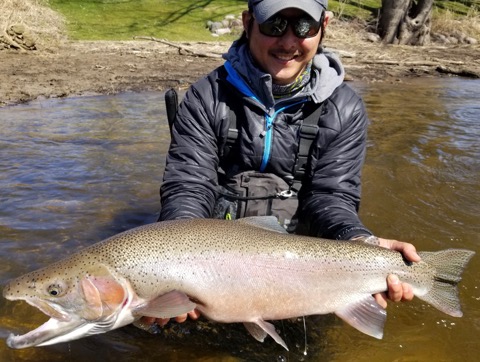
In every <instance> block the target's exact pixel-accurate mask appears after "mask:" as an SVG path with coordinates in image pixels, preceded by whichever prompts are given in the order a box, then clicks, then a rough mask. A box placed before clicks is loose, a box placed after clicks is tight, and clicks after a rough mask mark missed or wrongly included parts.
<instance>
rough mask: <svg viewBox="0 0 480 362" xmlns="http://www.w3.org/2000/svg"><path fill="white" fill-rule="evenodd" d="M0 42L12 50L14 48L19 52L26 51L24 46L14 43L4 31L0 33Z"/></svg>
mask: <svg viewBox="0 0 480 362" xmlns="http://www.w3.org/2000/svg"><path fill="white" fill-rule="evenodd" d="M0 42H3V43H5V44H7V45H9V46H11V47H12V48H15V49H18V50H20V51H25V50H28V49H27V48H26V47H25V46H24V45H22V44H20V43H17V42H16V41H14V40H13V39H12V38H11V37H10V36H9V35H8V34H7V32H6V31H5V30H2V31H1V33H0Z"/></svg>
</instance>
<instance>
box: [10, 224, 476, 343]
mask: <svg viewBox="0 0 480 362" xmlns="http://www.w3.org/2000/svg"><path fill="white" fill-rule="evenodd" d="M439 253H441V254H439V256H438V257H436V256H435V255H436V254H429V253H426V254H424V255H425V259H427V260H428V259H430V260H431V262H430V263H426V262H423V261H422V262H419V263H407V262H405V261H404V259H403V258H402V255H401V254H400V253H398V252H395V251H392V250H388V249H385V248H380V247H376V246H371V245H367V244H364V243H361V242H358V241H356V242H355V241H342V242H339V241H332V240H326V239H320V238H312V237H306V236H299V235H291V234H287V233H286V232H285V231H284V230H283V229H281V227H280V226H279V225H278V223H277V222H276V219H275V218H271V217H266V218H265V217H263V218H262V217H260V218H246V219H240V220H238V221H233V222H232V221H225V220H212V219H195V220H176V221H167V222H162V223H155V224H150V225H145V226H141V227H138V228H135V229H132V230H129V231H126V232H123V233H121V234H118V235H115V236H113V237H111V238H109V239H106V240H105V241H103V242H100V243H97V244H94V245H92V246H90V247H87V248H85V249H84V250H82V251H80V252H78V253H76V254H74V255H72V256H71V257H69V258H66V259H65V260H62V261H59V262H57V263H55V264H53V265H51V266H49V267H46V268H44V269H41V270H39V271H36V272H32V273H29V274H26V275H25V276H23V277H20V278H17V279H16V280H14V281H12V282H11V283H10V284H9V285H7V286H6V288H5V289H4V296H5V297H7V298H8V299H11V300H15V299H24V300H26V301H27V302H28V303H30V304H32V305H34V306H36V307H38V308H39V309H41V310H42V311H43V312H44V313H46V314H48V315H50V316H51V317H52V319H53V321H52V322H51V323H54V324H55V326H56V328H57V329H58V326H57V324H58V323H67V322H63V320H68V319H69V318H72V319H74V320H75V323H73V324H80V325H82V328H84V329H88V331H87V332H86V333H84V334H83V335H88V334H89V333H90V334H93V332H92V331H93V330H94V331H95V333H98V330H99V329H100V330H101V328H98V324H99V323H100V322H102V323H103V325H107V326H108V327H106V328H105V330H104V331H106V330H107V329H108V328H110V329H114V328H118V327H121V326H122V325H125V324H128V323H131V322H135V321H136V320H138V318H140V316H142V315H147V316H154V317H173V316H175V315H177V314H179V313H182V312H183V313H185V312H187V311H190V310H191V309H193V308H196V309H198V310H199V311H200V312H201V313H202V314H203V315H205V316H206V317H208V318H210V319H212V320H215V321H218V322H243V323H245V325H246V327H247V330H248V331H249V332H250V333H251V334H252V335H253V336H254V337H255V338H256V339H258V340H263V339H264V338H265V336H266V335H270V336H272V337H273V338H274V339H275V340H276V341H277V342H278V343H279V344H281V345H282V346H284V347H285V348H287V346H286V345H285V343H284V342H283V340H282V338H281V337H280V336H279V335H278V334H277V332H276V331H275V330H274V328H272V325H271V324H269V323H268V322H265V321H266V320H276V319H285V318H291V317H298V316H302V315H312V314H326V313H336V314H337V315H338V316H340V317H341V318H342V319H344V320H345V321H347V322H348V323H349V324H351V325H353V326H354V327H355V328H357V329H359V330H360V331H362V332H364V333H367V334H369V335H372V336H374V337H377V338H380V337H381V335H382V333H383V332H382V331H383V323H384V320H385V312H384V310H383V309H382V308H380V307H379V306H378V304H376V302H375V300H374V299H373V297H372V294H375V293H378V292H382V291H385V290H386V288H387V284H386V277H387V275H388V274H391V273H394V274H396V275H398V276H399V278H400V279H401V280H402V281H405V282H408V283H410V284H411V285H412V287H413V290H414V294H415V295H416V296H418V297H420V298H423V299H424V300H426V301H428V302H429V303H431V304H433V305H434V306H436V307H437V308H439V309H440V310H442V311H444V312H446V313H449V314H451V315H455V316H460V315H461V312H460V309H459V304H458V298H457V297H456V289H449V288H455V286H454V284H456V283H458V281H459V280H460V274H461V272H462V270H463V268H464V266H465V264H466V263H467V262H468V260H469V259H470V257H471V256H472V255H473V252H470V251H464V250H463V251H462V250H460V251H457V252H454V253H453V254H452V252H447V251H444V252H439ZM445 253H446V254H445ZM451 255H455V258H456V259H457V260H458V261H457V262H455V263H453V266H452V267H448V268H447V270H440V271H438V270H437V269H439V268H437V267H435V266H434V264H436V263H437V259H438V258H440V259H441V261H442V263H449V262H450V259H452V258H451ZM437 264H438V263H437ZM440 269H441V268H440ZM450 269H452V270H450ZM437 274H438V275H442V278H444V279H445V280H447V283H446V285H447V286H446V287H444V285H443V284H442V285H441V288H440V289H442V290H447V294H449V295H450V294H454V297H453V298H447V299H448V300H449V301H448V302H444V300H443V299H445V298H444V297H445V295H444V294H445V293H444V294H442V295H438V293H432V289H434V288H435V287H436V285H435V283H438V281H436V279H438V277H437ZM46 292H47V293H46ZM51 292H53V293H54V294H56V295H51ZM48 293H50V295H49V294H48ZM57 293H58V294H57ZM62 303H63V304H62ZM89 308H90V309H89ZM75 313H76V314H75ZM72 315H74V317H71V316H72ZM79 316H80V317H79ZM52 319H51V320H52ZM60 320H61V321H62V322H58V321H60ZM107 321H108V323H107ZM90 325H91V328H90V327H88V326H90ZM61 326H62V328H63V327H64V324H61ZM43 328H44V329H46V330H47V332H46V334H48V333H51V332H50V329H51V327H50V326H49V325H48V326H46V327H43ZM75 328H76V329H72V331H70V332H69V333H64V334H63V335H60V336H58V335H57V336H53V337H51V338H48V339H46V337H43V335H44V334H45V333H44V330H43V329H42V327H39V328H38V329H39V330H40V331H41V332H42V333H43V334H42V337H40V338H39V337H38V336H37V334H38V333H33V332H34V331H32V332H30V333H32V335H29V334H27V335H24V336H19V337H16V336H12V337H10V338H9V341H10V342H9V343H10V345H11V346H12V347H14V348H23V347H24V346H30V345H46V344H50V343H57V342H61V341H66V340H70V339H72V338H71V337H72V336H73V337H74V338H80V337H81V336H83V335H79V333H78V332H76V331H78V330H79V327H78V326H76V327H75ZM64 329H68V328H67V327H66V326H65V328H64ZM110 329H108V330H110ZM53 334H54V333H53ZM32 336H33V337H32ZM42 338H44V339H46V340H43V341H42V340H41V339H42ZM32 339H35V340H34V341H32ZM39 340H40V341H39Z"/></svg>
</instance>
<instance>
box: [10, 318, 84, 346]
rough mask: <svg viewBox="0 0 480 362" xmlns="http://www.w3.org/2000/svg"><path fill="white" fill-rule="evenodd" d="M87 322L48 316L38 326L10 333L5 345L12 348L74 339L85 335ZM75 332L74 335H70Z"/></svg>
mask: <svg viewBox="0 0 480 362" xmlns="http://www.w3.org/2000/svg"><path fill="white" fill-rule="evenodd" d="M86 325H87V323H86V322H85V321H83V320H80V319H76V320H74V319H70V320H69V321H68V322H65V321H61V320H58V319H55V318H50V319H49V320H48V321H47V322H45V323H44V324H42V325H41V326H40V327H38V328H36V329H34V330H32V331H30V332H28V333H26V334H23V335H19V336H18V335H14V334H10V335H9V336H8V338H7V346H9V347H10V348H14V349H21V348H27V347H36V346H47V345H49V344H54V343H59V342H63V341H68V340H72V339H76V338H75V335H77V334H78V337H77V338H80V337H82V336H83V335H85V333H84V331H83V330H84V328H82V327H85V326H86ZM72 334H75V335H72Z"/></svg>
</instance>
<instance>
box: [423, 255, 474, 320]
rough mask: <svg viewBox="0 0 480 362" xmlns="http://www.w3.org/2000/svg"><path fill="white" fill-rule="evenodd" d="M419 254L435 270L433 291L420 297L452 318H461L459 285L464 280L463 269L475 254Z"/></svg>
mask: <svg viewBox="0 0 480 362" xmlns="http://www.w3.org/2000/svg"><path fill="white" fill-rule="evenodd" d="M418 254H419V255H420V257H421V258H422V260H423V261H424V262H425V263H427V264H428V265H430V266H431V267H432V268H433V269H435V274H434V281H433V285H432V289H431V290H430V291H429V292H428V293H427V294H425V295H423V296H418V297H419V298H420V299H422V300H424V301H425V302H427V303H429V304H431V305H432V306H434V307H435V308H437V309H439V310H441V311H442V312H444V313H447V314H448V315H451V316H452V317H461V316H462V315H463V313H462V311H461V309H460V300H459V299H458V290H457V284H458V283H459V282H460V280H462V277H461V275H462V273H463V269H465V266H466V265H467V263H468V262H469V260H470V258H471V257H472V256H473V254H475V252H473V251H470V250H462V249H447V250H442V251H437V252H428V251H424V252H419V253H418Z"/></svg>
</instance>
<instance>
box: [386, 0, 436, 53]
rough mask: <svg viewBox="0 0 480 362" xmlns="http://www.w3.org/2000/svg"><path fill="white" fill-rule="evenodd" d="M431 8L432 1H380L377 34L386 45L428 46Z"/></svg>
mask: <svg viewBox="0 0 480 362" xmlns="http://www.w3.org/2000/svg"><path fill="white" fill-rule="evenodd" d="M432 6H433V0H417V1H415V0H382V8H381V9H380V20H379V23H378V34H379V35H380V37H381V38H382V39H383V42H384V43H386V44H407V45H425V44H428V43H429V41H430V27H431V17H432Z"/></svg>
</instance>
